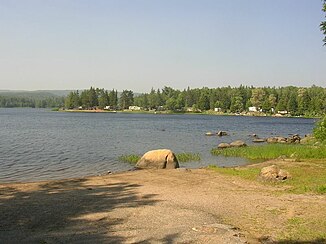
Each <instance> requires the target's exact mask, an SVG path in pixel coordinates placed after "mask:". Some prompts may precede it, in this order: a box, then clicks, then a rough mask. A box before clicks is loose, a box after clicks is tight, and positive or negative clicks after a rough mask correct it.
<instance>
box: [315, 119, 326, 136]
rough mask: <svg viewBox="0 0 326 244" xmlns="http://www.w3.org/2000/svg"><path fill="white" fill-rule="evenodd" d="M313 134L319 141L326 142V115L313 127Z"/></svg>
mask: <svg viewBox="0 0 326 244" xmlns="http://www.w3.org/2000/svg"><path fill="white" fill-rule="evenodd" d="M314 136H315V138H316V139H317V140H319V141H321V142H326V115H325V116H324V118H322V119H321V120H320V121H319V122H318V123H317V125H316V127H315V128H314Z"/></svg>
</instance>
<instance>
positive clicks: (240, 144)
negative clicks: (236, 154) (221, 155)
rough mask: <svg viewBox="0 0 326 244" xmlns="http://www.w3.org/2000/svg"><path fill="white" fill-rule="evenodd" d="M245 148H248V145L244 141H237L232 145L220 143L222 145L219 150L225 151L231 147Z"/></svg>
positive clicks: (219, 145)
mask: <svg viewBox="0 0 326 244" xmlns="http://www.w3.org/2000/svg"><path fill="white" fill-rule="evenodd" d="M245 146H247V144H246V143H245V142H244V141H241V140H237V141H234V142H231V143H230V144H229V143H225V142H223V143H220V144H218V146H217V148H219V149H224V148H229V147H245Z"/></svg>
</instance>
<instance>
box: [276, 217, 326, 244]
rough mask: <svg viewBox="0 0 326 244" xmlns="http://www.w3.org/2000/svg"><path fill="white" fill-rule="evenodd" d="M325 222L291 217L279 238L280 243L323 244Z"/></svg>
mask: <svg viewBox="0 0 326 244" xmlns="http://www.w3.org/2000/svg"><path fill="white" fill-rule="evenodd" d="M325 229H326V221H325V220H321V221H320V220H314V219H306V218H302V217H293V218H290V219H288V220H287V223H286V225H285V230H284V231H283V233H281V235H280V236H279V239H280V243H299V242H300V243H301V242H302V243H303V242H304V243H325V241H326V233H325Z"/></svg>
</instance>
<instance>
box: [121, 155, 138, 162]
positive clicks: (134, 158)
mask: <svg viewBox="0 0 326 244" xmlns="http://www.w3.org/2000/svg"><path fill="white" fill-rule="evenodd" d="M139 159H140V156H139V155H136V154H130V155H122V156H120V157H119V158H118V160H119V161H120V162H123V163H130V164H136V163H137V162H138V160H139Z"/></svg>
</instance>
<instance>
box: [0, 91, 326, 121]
mask: <svg viewBox="0 0 326 244" xmlns="http://www.w3.org/2000/svg"><path fill="white" fill-rule="evenodd" d="M0 106H1V107H35V108H45V107H49V108H53V107H58V108H59V107H60V108H64V109H79V110H81V109H83V110H94V109H106V110H140V111H173V112H207V111H214V112H218V113H239V114H241V113H248V112H252V113H265V114H278V113H281V114H282V115H284V114H286V115H291V116H308V117H309V116H321V115H323V114H325V113H326V88H323V87H318V86H311V87H295V86H287V87H259V88H257V87H253V86H242V85H241V86H239V87H230V86H228V87H220V88H207V87H203V88H194V89H191V88H189V87H188V88H187V89H184V90H178V89H174V88H171V87H164V88H162V89H153V88H152V89H151V90H150V92H148V93H142V94H135V93H134V92H133V91H131V90H123V91H122V92H118V91H117V90H114V89H112V90H105V89H103V88H94V87H90V89H86V90H82V91H78V90H76V91H70V92H69V93H68V94H67V95H66V96H58V95H54V94H51V93H50V92H47V93H45V94H43V93H40V94H39V93H35V94H33V93H28V94H25V95H24V93H22V94H15V93H6V92H5V93H3V92H2V93H0Z"/></svg>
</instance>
